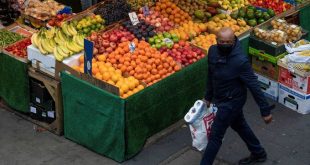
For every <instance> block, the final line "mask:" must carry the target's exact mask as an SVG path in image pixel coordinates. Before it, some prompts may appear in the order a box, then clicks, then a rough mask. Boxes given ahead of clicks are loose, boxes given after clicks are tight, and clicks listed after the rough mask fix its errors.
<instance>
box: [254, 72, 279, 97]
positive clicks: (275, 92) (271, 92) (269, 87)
mask: <svg viewBox="0 0 310 165" xmlns="http://www.w3.org/2000/svg"><path fill="white" fill-rule="evenodd" d="M255 75H256V76H257V79H258V82H259V84H260V86H261V89H262V91H263V92H264V94H265V96H266V97H268V98H271V99H272V100H275V101H278V98H279V83H278V82H276V81H273V80H271V79H269V78H267V77H264V76H262V75H260V74H257V73H256V74H255Z"/></svg>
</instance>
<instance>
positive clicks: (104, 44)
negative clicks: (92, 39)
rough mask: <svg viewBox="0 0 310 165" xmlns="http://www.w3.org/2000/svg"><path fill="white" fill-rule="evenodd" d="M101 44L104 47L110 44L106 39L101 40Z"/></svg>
mask: <svg viewBox="0 0 310 165" xmlns="http://www.w3.org/2000/svg"><path fill="white" fill-rule="evenodd" d="M102 46H103V47H105V48H107V47H109V46H110V43H109V41H108V40H103V41H102Z"/></svg>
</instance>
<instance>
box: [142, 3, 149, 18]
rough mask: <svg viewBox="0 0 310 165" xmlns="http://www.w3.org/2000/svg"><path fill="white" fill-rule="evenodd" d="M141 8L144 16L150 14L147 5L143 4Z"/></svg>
mask: <svg viewBox="0 0 310 165" xmlns="http://www.w3.org/2000/svg"><path fill="white" fill-rule="evenodd" d="M142 10H143V15H144V16H148V15H150V9H149V7H148V6H147V5H145V6H144V7H143V8H142Z"/></svg>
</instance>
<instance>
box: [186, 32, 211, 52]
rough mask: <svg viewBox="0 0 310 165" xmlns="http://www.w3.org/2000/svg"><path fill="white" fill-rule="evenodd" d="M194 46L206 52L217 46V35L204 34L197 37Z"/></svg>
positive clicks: (193, 41) (193, 42)
mask: <svg viewBox="0 0 310 165" xmlns="http://www.w3.org/2000/svg"><path fill="white" fill-rule="evenodd" d="M191 42H192V44H194V45H196V46H198V47H201V48H203V49H204V50H209V48H210V46H212V45H215V44H216V35H215V34H202V35H199V36H197V37H195V38H194V39H193V40H192V41H191Z"/></svg>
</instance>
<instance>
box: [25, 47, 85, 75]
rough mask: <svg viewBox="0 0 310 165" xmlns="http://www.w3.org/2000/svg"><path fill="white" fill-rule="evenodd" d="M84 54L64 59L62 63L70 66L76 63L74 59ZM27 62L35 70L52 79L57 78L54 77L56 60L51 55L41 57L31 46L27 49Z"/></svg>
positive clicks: (37, 50)
mask: <svg viewBox="0 0 310 165" xmlns="http://www.w3.org/2000/svg"><path fill="white" fill-rule="evenodd" d="M83 53H84V52H83V51H82V52H80V53H78V54H75V55H73V56H71V57H68V58H66V59H64V60H63V61H62V62H63V63H65V64H71V63H74V62H76V59H78V58H79V56H80V55H82V54H83ZM27 54H28V60H29V61H31V63H32V67H33V68H35V69H36V70H38V71H40V72H43V73H46V74H48V75H50V76H52V77H57V76H56V75H55V70H56V59H55V57H54V55H53V54H48V55H43V54H41V52H40V51H39V49H37V48H36V47H34V46H33V45H30V46H28V47H27Z"/></svg>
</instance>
